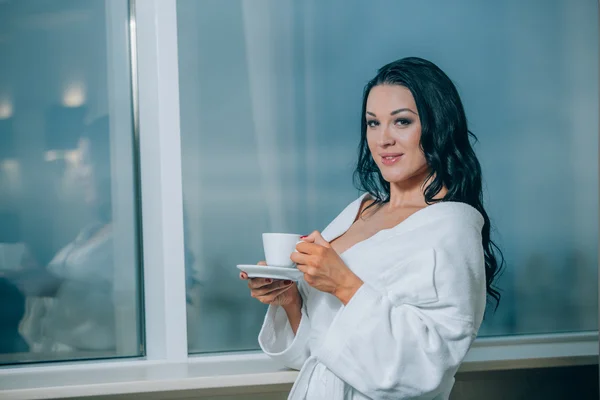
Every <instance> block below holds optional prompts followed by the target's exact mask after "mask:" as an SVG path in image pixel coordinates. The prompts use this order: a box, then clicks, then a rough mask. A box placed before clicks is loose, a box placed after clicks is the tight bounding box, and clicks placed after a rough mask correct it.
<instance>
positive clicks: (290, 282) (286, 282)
mask: <svg viewBox="0 0 600 400" xmlns="http://www.w3.org/2000/svg"><path fill="white" fill-rule="evenodd" d="M283 283H284V284H286V285H291V284H292V281H289V280H286V281H283Z"/></svg>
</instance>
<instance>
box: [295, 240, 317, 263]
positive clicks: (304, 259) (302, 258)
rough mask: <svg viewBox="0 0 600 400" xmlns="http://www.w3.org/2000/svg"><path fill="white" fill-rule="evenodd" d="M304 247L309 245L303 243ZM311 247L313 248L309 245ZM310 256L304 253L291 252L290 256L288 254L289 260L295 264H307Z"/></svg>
mask: <svg viewBox="0 0 600 400" xmlns="http://www.w3.org/2000/svg"><path fill="white" fill-rule="evenodd" d="M305 244H306V245H309V244H310V243H305ZM310 245H311V246H314V245H313V244H310ZM310 258H311V255H310V253H304V252H300V251H298V252H293V253H292V254H290V260H292V261H293V262H294V263H295V264H308V261H309V260H310Z"/></svg>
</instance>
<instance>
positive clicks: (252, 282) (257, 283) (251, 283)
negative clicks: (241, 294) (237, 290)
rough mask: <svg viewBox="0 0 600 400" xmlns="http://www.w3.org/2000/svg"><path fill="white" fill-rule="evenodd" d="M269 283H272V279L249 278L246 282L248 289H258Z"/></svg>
mask: <svg viewBox="0 0 600 400" xmlns="http://www.w3.org/2000/svg"><path fill="white" fill-rule="evenodd" d="M271 283H273V279H271V278H266V279H265V278H251V279H249V280H248V287H249V288H250V289H258V288H261V287H263V286H266V285H270V284H271Z"/></svg>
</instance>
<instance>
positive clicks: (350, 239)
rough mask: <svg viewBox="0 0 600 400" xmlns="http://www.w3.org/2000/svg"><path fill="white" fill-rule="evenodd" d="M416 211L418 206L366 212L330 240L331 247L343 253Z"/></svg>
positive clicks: (392, 226) (390, 227) (388, 228)
mask: <svg viewBox="0 0 600 400" xmlns="http://www.w3.org/2000/svg"><path fill="white" fill-rule="evenodd" d="M367 211H369V210H367ZM416 211H418V208H415V209H403V210H399V211H395V212H387V211H386V210H379V211H375V212H371V213H369V212H366V213H365V214H366V215H363V216H357V217H356V219H355V220H354V222H353V223H352V225H351V226H350V228H348V230H346V231H345V232H344V233H343V234H342V235H340V236H339V237H337V238H335V239H334V240H332V241H331V242H330V244H331V247H332V248H333V249H334V250H335V251H336V252H337V253H338V254H342V253H344V252H346V251H347V250H349V249H350V248H352V247H354V245H356V244H358V243H361V242H363V241H366V240H368V239H370V238H372V237H373V236H375V235H377V234H378V233H380V232H382V233H384V232H385V231H388V230H391V229H393V228H394V227H396V226H398V225H399V224H401V223H402V222H403V221H404V220H406V219H407V218H408V217H409V216H410V215H411V214H413V213H415V212H416Z"/></svg>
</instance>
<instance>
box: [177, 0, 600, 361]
mask: <svg viewBox="0 0 600 400" xmlns="http://www.w3.org/2000/svg"><path fill="white" fill-rule="evenodd" d="M597 11H598V10H597V2H595V1H592V0H587V1H580V2H577V5H576V6H574V5H573V2H570V1H567V0H562V1H542V0H538V1H527V2H522V1H519V0H507V1H502V2H473V1H454V2H447V1H427V2H417V1H394V2H390V1H332V0H329V1H323V0H319V1H317V0H306V1H291V0H277V1H275V0H273V1H264V0H263V1H260V0H258V1H257V0H248V1H243V0H230V1H221V0H203V1H196V0H179V1H178V21H179V57H180V60H179V62H180V77H179V78H180V89H181V94H180V95H181V127H182V150H183V174H184V176H183V181H184V201H185V205H186V209H187V220H186V223H187V236H186V237H187V239H188V242H189V248H190V252H191V253H192V254H194V259H195V264H194V266H193V272H194V277H195V283H192V280H190V282H189V285H188V295H189V298H190V299H191V303H190V306H189V310H188V316H189V318H188V320H189V336H188V337H189V349H190V351H191V352H204V351H216V350H240V349H250V348H257V342H256V334H257V333H258V331H259V329H260V325H261V323H262V317H263V313H264V311H265V308H264V306H262V305H261V304H258V302H256V301H253V299H251V298H249V297H248V292H247V289H246V287H245V284H244V283H242V282H240V281H238V279H237V276H238V274H237V270H236V268H235V265H236V264H238V263H254V262H257V261H259V260H262V259H263V252H262V247H261V246H262V245H261V236H260V234H261V232H266V231H282V232H294V233H301V234H303V233H307V232H311V231H312V230H314V229H318V230H322V229H323V228H324V227H325V226H326V225H327V224H328V223H329V222H330V221H331V219H332V218H333V217H335V216H336V215H337V213H338V212H339V211H341V209H342V208H343V207H344V206H345V205H346V204H348V203H349V202H350V201H352V200H353V199H354V198H356V196H357V195H358V192H357V190H356V189H354V188H353V185H352V170H353V165H354V162H355V158H356V153H357V145H358V139H359V132H360V130H359V128H360V106H361V96H362V88H363V86H364V85H365V83H366V82H367V81H368V80H369V79H370V78H371V77H373V76H374V74H375V72H376V70H377V68H379V67H380V66H382V65H384V64H385V63H387V62H390V61H393V60H395V59H398V58H402V57H406V56H419V57H423V58H426V59H429V60H431V61H433V62H435V63H436V64H438V65H439V66H440V67H441V68H442V69H443V70H444V71H445V72H446V73H447V74H448V75H449V76H450V77H451V78H452V79H453V80H454V82H455V83H456V85H457V87H458V89H459V91H460V93H461V96H462V99H463V101H464V104H465V107H466V111H467V116H468V118H469V122H470V128H471V130H472V131H473V132H474V133H475V134H476V135H477V136H478V137H479V140H480V141H479V143H478V144H477V145H476V151H477V154H478V157H479V159H480V161H481V163H482V166H483V172H484V180H485V188H486V192H485V198H486V201H487V209H488V212H489V214H490V216H491V218H492V222H493V223H494V225H495V227H496V233H495V238H496V240H497V242H498V244H499V245H500V246H501V248H502V249H503V250H504V253H505V255H506V258H507V269H506V271H505V273H504V275H503V276H502V278H501V280H500V282H499V286H500V287H501V289H502V293H503V298H502V302H501V304H500V308H499V309H498V311H497V313H496V314H489V315H488V317H487V318H486V321H485V323H484V326H483V328H482V330H481V332H480V334H481V335H512V334H526V333H549V332H567V331H585V330H595V329H597V297H598V296H597V290H598V287H597V282H598V279H597V265H598V256H597V254H598V251H597V243H598V152H597V149H598V21H597Z"/></svg>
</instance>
